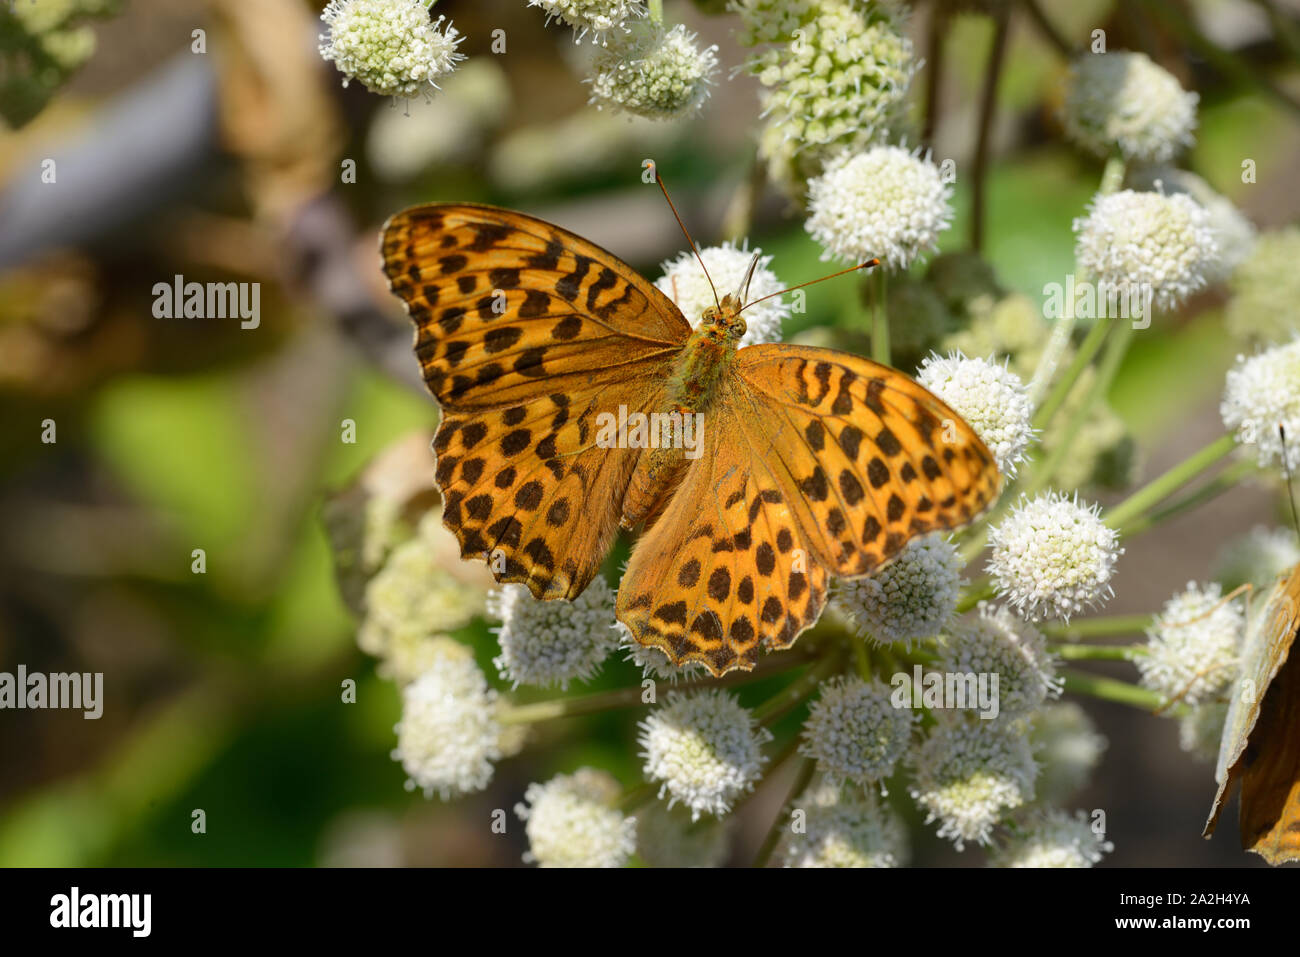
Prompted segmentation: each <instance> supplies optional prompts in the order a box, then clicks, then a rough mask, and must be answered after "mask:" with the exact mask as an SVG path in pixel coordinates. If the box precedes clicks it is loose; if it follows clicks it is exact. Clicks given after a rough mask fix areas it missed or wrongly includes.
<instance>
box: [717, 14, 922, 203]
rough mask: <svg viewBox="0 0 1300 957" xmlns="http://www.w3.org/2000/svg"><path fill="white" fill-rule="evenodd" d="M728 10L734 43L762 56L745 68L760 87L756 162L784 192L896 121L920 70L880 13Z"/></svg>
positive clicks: (891, 18) (889, 17)
mask: <svg viewBox="0 0 1300 957" xmlns="http://www.w3.org/2000/svg"><path fill="white" fill-rule="evenodd" d="M733 9H735V10H736V11H737V12H738V13H739V14H740V18H741V23H742V24H743V31H742V33H741V35H740V40H741V42H742V43H743V44H745V45H746V46H751V47H763V48H762V49H760V50H759V51H758V52H756V53H755V54H754V55H753V56H752V57H750V59H749V60H748V62H746V64H745V68H746V69H747V70H748V71H749V72H750V73H751V74H752V75H754V76H756V77H757V78H758V80H759V82H760V83H761V84H762V85H763V93H762V108H763V112H762V116H763V127H762V130H761V131H760V133H759V141H758V153H759V158H760V159H762V160H764V161H765V162H766V163H767V168H768V174H769V176H770V177H771V178H772V180H773V181H775V182H776V183H778V184H780V185H781V186H782V187H783V188H784V189H785V190H786V191H787V192H789V193H795V192H797V191H798V188H799V184H800V183H802V182H803V181H804V180H806V179H807V178H808V177H809V176H811V175H814V174H815V173H817V172H819V171H820V167H821V164H822V163H823V161H824V160H826V159H827V158H828V157H829V156H830V155H832V154H833V153H834V152H838V151H844V150H847V151H851V152H852V151H858V150H862V149H866V148H867V147H869V146H872V145H873V144H875V143H876V142H878V141H879V140H880V139H881V138H882V137H884V136H885V135H886V134H887V133H888V132H889V129H890V127H891V126H893V125H894V124H895V122H896V121H897V120H898V118H899V116H900V115H901V113H902V112H903V109H904V107H905V105H906V99H907V91H908V88H909V86H910V85H911V82H912V77H913V76H914V75H915V73H916V70H917V68H918V66H919V64H918V63H917V61H916V58H915V56H914V55H913V52H912V42H911V40H909V39H908V38H907V37H906V36H905V31H903V30H902V29H900V26H899V24H898V22H897V20H898V17H897V16H896V15H895V13H894V12H893V11H892V10H891V9H890V8H889V6H888V5H886V4H879V3H870V4H867V3H857V2H855V0H819V2H817V3H810V2H807V0H797V2H790V0H779V2H772V0H736V2H735V3H734V4H733ZM767 44H770V46H765V45H767Z"/></svg>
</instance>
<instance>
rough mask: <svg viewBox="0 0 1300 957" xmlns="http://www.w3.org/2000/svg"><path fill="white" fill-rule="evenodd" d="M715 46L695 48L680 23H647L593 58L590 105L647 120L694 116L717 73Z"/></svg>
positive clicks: (697, 45) (706, 95)
mask: <svg viewBox="0 0 1300 957" xmlns="http://www.w3.org/2000/svg"><path fill="white" fill-rule="evenodd" d="M717 50H718V48H717V47H716V46H710V47H704V48H701V47H700V45H699V44H698V43H697V42H696V36H695V34H694V33H691V32H690V31H689V30H687V29H686V27H685V26H683V25H682V24H680V23H679V24H677V25H676V26H674V27H671V28H669V29H667V30H665V29H664V28H663V27H662V26H660V25H659V24H654V23H650V24H647V25H645V26H643V27H637V28H636V29H635V30H633V31H632V34H631V35H630V36H629V37H628V38H627V39H625V40H621V41H618V42H616V43H611V44H609V45H608V46H606V47H605V48H604V49H603V50H602V51H601V52H600V53H599V54H598V55H597V57H596V62H595V63H594V64H593V72H592V75H591V102H592V103H593V104H595V105H596V106H597V107H604V106H607V107H609V108H610V109H613V110H616V111H622V112H625V113H634V114H636V115H637V116H644V117H648V118H650V119H681V118H683V117H688V116H693V115H694V114H696V113H698V112H699V110H700V107H701V106H703V105H704V101H705V100H706V99H707V98H708V95H709V84H710V83H711V82H712V81H713V77H714V76H715V75H716V74H717V72H718V55H717Z"/></svg>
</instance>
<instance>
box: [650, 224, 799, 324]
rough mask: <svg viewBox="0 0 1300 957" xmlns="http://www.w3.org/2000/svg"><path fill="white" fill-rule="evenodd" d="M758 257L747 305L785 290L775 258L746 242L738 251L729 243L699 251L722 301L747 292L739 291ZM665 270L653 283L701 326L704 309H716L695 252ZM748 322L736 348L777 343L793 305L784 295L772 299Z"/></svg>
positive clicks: (748, 313) (748, 312) (750, 311)
mask: <svg viewBox="0 0 1300 957" xmlns="http://www.w3.org/2000/svg"><path fill="white" fill-rule="evenodd" d="M755 256H758V257H759V260H758V266H757V267H756V268H755V269H754V276H753V278H752V279H751V280H750V283H749V295H748V297H747V299H746V302H753V301H754V300H755V299H762V298H763V297H764V296H770V295H772V293H777V292H780V291H781V290H783V289H784V288H785V285H784V283H782V282H781V280H780V279H778V278H777V277H776V273H774V272H772V270H771V269H769V268H768V266H769V265H770V264H771V262H772V257H771V256H763V255H762V250H761V249H753V250H751V249H750V248H749V243H748V242H746V243H743V244H742V245H741V246H740V247H737V246H735V245H734V244H732V243H730V242H726V243H723V244H722V245H721V246H706V247H704V248H703V249H701V250H700V259H703V260H704V267H705V269H707V270H708V271H709V276H711V277H712V278H713V283H714V286H716V287H717V290H718V296H719V297H722V296H725V295H727V294H728V293H740V294H742V295H743V294H744V292H745V290H743V289H741V288H740V284H741V283H742V282H744V281H745V274H746V273H747V272H748V271H749V264H750V262H751V261H753V259H754V257H755ZM663 271H664V274H663V276H661V277H660V278H659V279H656V280H655V285H656V286H658V287H659V289H660V291H662V292H663V293H664V294H665V295H666V296H668V298H669V299H671V300H672V301H673V302H675V303H677V308H678V309H680V310H681V311H682V315H684V316H685V317H686V320H687V322H689V323H690V324H691V328H693V329H695V328H699V325H700V320H701V319H702V318H703V317H704V310H705V309H708V308H711V307H713V306H714V305H716V302H715V300H714V298H713V287H711V286H710V285H709V280H708V279H707V278H705V275H704V269H701V268H700V261H699V260H698V259H696V258H695V254H694V253H692V252H689V251H688V252H684V253H682V254H681V255H679V256H678V257H677V258H676V259H670V260H668V261H667V262H665V263H664V264H663ZM744 318H745V325H746V326H747V328H746V330H745V334H744V335H743V336H741V337H740V342H739V343H737V345H738V347H740V348H744V347H745V346H751V345H754V344H755V343H758V342H777V341H779V340H780V338H781V323H783V322H784V321H785V320H786V319H788V318H790V304H789V303H787V302H786V301H785V297H784V296H773V297H772V298H771V299H769V300H767V302H764V303H760V304H759V305H756V306H754V307H753V308H751V309H746V310H745V314H744Z"/></svg>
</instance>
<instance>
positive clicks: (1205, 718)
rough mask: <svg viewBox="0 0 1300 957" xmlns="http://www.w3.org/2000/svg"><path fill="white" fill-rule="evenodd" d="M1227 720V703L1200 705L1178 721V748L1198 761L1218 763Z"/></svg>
mask: <svg viewBox="0 0 1300 957" xmlns="http://www.w3.org/2000/svg"><path fill="white" fill-rule="evenodd" d="M1227 718H1228V702H1226V701H1206V702H1204V703H1203V704H1198V705H1197V706H1196V707H1194V708H1192V709H1191V710H1190V711H1188V712H1187V714H1185V715H1183V716H1182V717H1181V718H1179V719H1178V746H1179V747H1180V748H1182V749H1183V750H1184V751H1186V752H1188V753H1189V754H1191V756H1192V757H1194V758H1196V760H1198V761H1208V762H1214V761H1217V760H1218V758H1219V745H1220V744H1221V742H1222V740H1223V723H1224V721H1226V720H1227Z"/></svg>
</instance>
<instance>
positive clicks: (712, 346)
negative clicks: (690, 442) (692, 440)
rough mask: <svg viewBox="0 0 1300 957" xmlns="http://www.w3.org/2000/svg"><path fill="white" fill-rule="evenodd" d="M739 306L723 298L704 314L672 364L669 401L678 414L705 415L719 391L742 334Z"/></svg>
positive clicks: (743, 330) (743, 323)
mask: <svg viewBox="0 0 1300 957" xmlns="http://www.w3.org/2000/svg"><path fill="white" fill-rule="evenodd" d="M739 312H740V303H739V302H738V301H737V299H736V298H735V297H734V296H724V297H723V298H722V302H721V304H720V305H718V306H716V307H712V306H711V307H709V308H708V309H705V310H704V316H703V318H702V319H701V321H700V324H699V326H698V327H697V328H696V329H694V330H693V331H692V332H691V335H690V338H688V339H687V340H686V344H685V345H684V346H683V347H682V351H681V353H680V354H679V355H678V357H677V359H676V361H675V362H674V363H673V367H672V372H671V373H670V375H669V380H668V398H669V399H670V400H671V401H672V402H673V403H674V405H675V406H676V408H677V410H679V411H683V412H707V411H708V410H709V408H710V407H711V406H712V405H713V403H714V401H716V399H717V397H718V394H719V392H720V391H721V387H722V382H723V377H724V376H725V374H726V371H727V368H728V367H729V366H730V365H731V361H732V359H734V358H735V356H736V343H737V342H739V341H740V337H741V336H743V335H744V334H745V320H744V319H742V318H741V317H740V315H739Z"/></svg>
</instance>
